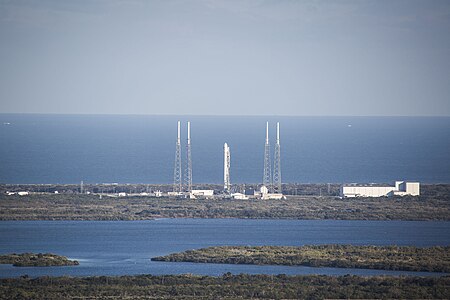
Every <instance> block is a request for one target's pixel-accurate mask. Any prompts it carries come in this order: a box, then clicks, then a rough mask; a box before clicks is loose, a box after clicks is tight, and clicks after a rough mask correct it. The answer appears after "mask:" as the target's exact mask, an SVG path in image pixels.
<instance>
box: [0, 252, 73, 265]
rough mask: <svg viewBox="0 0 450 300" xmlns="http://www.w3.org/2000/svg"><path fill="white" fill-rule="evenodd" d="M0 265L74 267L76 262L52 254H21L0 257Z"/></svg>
mask: <svg viewBox="0 0 450 300" xmlns="http://www.w3.org/2000/svg"><path fill="white" fill-rule="evenodd" d="M0 264H12V265H13V266H15V267H50V266H76V265H79V263H78V261H76V260H70V259H68V258H67V257H65V256H61V255H56V254H52V253H37V254H35V253H21V254H16V253H12V254H4V255H0Z"/></svg>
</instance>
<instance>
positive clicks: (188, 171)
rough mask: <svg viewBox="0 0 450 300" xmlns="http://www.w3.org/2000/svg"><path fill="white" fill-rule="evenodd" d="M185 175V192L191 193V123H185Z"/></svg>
mask: <svg viewBox="0 0 450 300" xmlns="http://www.w3.org/2000/svg"><path fill="white" fill-rule="evenodd" d="M186 155H187V157H186V173H185V178H184V180H185V185H186V191H187V192H189V193H190V192H191V191H192V159H191V122H189V121H188V122H187V143H186Z"/></svg>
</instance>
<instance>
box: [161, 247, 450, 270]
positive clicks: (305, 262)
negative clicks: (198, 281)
mask: <svg viewBox="0 0 450 300" xmlns="http://www.w3.org/2000/svg"><path fill="white" fill-rule="evenodd" d="M152 260H154V261H168V262H196V263H222V264H252V265H288V266H294V265H296V266H310V267H334V268H360V269H361V268H362V269H381V270H401V271H424V272H450V246H447V247H439V246H436V247H425V248H419V247H414V246H354V245H313V246H299V247H290V246H219V247H209V248H202V249H198V250H188V251H185V252H180V253H173V254H169V255H166V256H159V257H154V258H152Z"/></svg>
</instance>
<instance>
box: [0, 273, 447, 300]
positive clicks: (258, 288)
mask: <svg viewBox="0 0 450 300" xmlns="http://www.w3.org/2000/svg"><path fill="white" fill-rule="evenodd" d="M449 287H450V278H449V277H437V278H423V277H358V276H350V275H346V276H320V275H310V276H286V275H274V276H271V275H246V274H241V275H231V274H230V273H227V274H224V275H223V276H220V277H211V276H194V275H165V276H152V275H140V276H122V277H105V276H101V277H85V278H80V277H78V278H73V277H56V278H55V277H40V278H35V279H31V278H18V279H0V299H73V298H82V299H84V298H89V299H92V298H98V299H108V298H114V299H137V298H138V299H155V298H156V299H186V298H192V299H326V298H359V299H362V298H365V299H368V298H377V299H378V298H391V299H399V298H406V299H449V298H450V288H449Z"/></svg>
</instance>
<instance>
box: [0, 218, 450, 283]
mask: <svg viewBox="0 0 450 300" xmlns="http://www.w3.org/2000/svg"><path fill="white" fill-rule="evenodd" d="M449 232H450V222H421V221H417V222H416V221H337V220H238V219H159V220H151V221H3V222H0V253H13V252H15V253H22V252H51V253H56V254H60V255H65V256H68V257H69V258H72V259H77V260H79V262H80V265H79V266H71V267H34V268H33V267H24V268H22V267H20V268H19V267H13V266H11V265H0V277H16V276H21V275H24V274H27V275H30V276H43V275H52V276H60V275H71V276H88V275H132V274H155V275H156V274H182V273H193V274H204V275H221V274H223V273H226V272H231V273H234V274H238V273H252V274H282V273H284V274H327V275H345V274H355V275H380V274H391V275H401V274H410V275H411V274H414V275H423V276H430V275H431V276H438V275H442V274H439V273H423V272H396V271H382V270H366V269H338V268H310V267H286V266H251V265H226V264H224V265H221V264H194V263H171V262H152V261H150V258H151V257H154V256H160V255H166V254H169V253H173V252H179V251H184V250H188V249H197V248H201V247H209V246H219V245H288V246H289V245H292V246H296V245H305V244H333V243H336V244H353V245H393V244H395V245H415V246H433V245H441V246H447V245H450V235H449V234H448V233H449Z"/></svg>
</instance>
